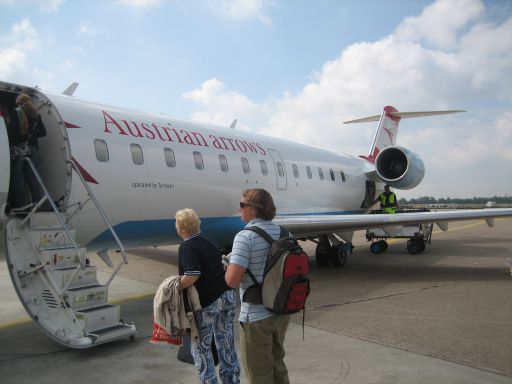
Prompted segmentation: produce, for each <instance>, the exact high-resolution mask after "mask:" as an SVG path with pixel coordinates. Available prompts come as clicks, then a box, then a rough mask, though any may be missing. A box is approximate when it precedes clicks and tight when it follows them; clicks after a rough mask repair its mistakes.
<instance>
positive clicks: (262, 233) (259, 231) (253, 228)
mask: <svg viewBox="0 0 512 384" xmlns="http://www.w3.org/2000/svg"><path fill="white" fill-rule="evenodd" d="M244 229H246V230H248V231H252V232H255V233H257V234H258V235H260V236H261V237H263V238H264V239H265V240H266V241H267V243H269V244H272V243H273V242H274V239H273V238H272V237H270V235H269V234H268V233H267V232H265V231H264V230H263V229H261V228H260V227H258V226H256V225H253V226H251V227H247V228H244ZM279 229H280V232H279V238H280V239H282V238H283V237H286V236H288V235H289V232H288V231H287V230H286V229H285V228H283V227H281V226H279Z"/></svg>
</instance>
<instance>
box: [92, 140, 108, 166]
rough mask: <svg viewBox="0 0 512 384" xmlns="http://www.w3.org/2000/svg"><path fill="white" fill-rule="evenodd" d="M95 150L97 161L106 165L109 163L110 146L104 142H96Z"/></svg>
mask: <svg viewBox="0 0 512 384" xmlns="http://www.w3.org/2000/svg"><path fill="white" fill-rule="evenodd" d="M94 150H95V151H96V160H98V161H101V162H102V163H106V162H107V161H108V146H107V143H106V142H105V141H104V140H100V139H96V140H94Z"/></svg>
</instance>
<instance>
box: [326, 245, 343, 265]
mask: <svg viewBox="0 0 512 384" xmlns="http://www.w3.org/2000/svg"><path fill="white" fill-rule="evenodd" d="M347 256H348V255H347V251H345V250H344V249H341V248H338V247H331V249H330V250H329V259H330V260H331V263H332V266H333V267H343V266H344V265H345V264H346V263H347Z"/></svg>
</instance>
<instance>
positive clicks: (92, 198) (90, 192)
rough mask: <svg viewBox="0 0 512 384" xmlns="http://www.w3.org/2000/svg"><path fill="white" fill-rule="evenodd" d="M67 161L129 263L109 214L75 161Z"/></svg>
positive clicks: (125, 260)
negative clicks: (106, 213)
mask: <svg viewBox="0 0 512 384" xmlns="http://www.w3.org/2000/svg"><path fill="white" fill-rule="evenodd" d="M66 163H68V164H70V165H71V168H72V169H73V170H74V171H75V172H76V174H77V175H78V177H79V178H80V180H81V181H82V184H83V185H84V187H85V189H86V190H87V193H88V195H89V197H90V198H91V200H92V201H93V203H94V205H96V208H97V209H98V212H99V213H100V215H101V217H102V218H103V221H104V222H105V224H106V225H107V227H108V228H109V230H110V232H111V233H112V236H113V237H114V239H115V241H116V242H117V245H118V246H119V251H120V252H121V255H122V256H123V261H124V263H125V264H128V257H127V256H126V252H125V250H124V247H123V244H122V243H121V240H120V239H119V237H118V236H117V233H116V231H115V230H114V228H113V227H112V225H111V224H110V222H109V220H108V218H107V216H106V215H105V212H103V209H102V208H101V206H100V204H99V203H98V200H96V197H94V194H93V193H92V190H91V188H90V187H89V185H88V184H87V182H86V181H85V179H84V178H83V176H82V174H81V173H80V170H79V169H78V167H77V166H76V164H75V163H74V162H73V161H69V160H68V161H66ZM109 281H110V280H109Z"/></svg>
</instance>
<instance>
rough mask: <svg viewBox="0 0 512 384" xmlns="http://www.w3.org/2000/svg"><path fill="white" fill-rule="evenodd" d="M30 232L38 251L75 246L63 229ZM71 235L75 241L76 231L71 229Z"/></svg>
mask: <svg viewBox="0 0 512 384" xmlns="http://www.w3.org/2000/svg"><path fill="white" fill-rule="evenodd" d="M30 232H31V234H30V238H31V240H32V244H33V245H34V247H35V248H36V249H40V250H44V249H54V248H59V247H69V246H72V245H73V243H72V242H71V240H70V239H69V237H68V235H67V234H66V231H64V230H63V229H61V228H60V229H48V228H47V227H46V228H44V229H38V230H34V229H32V230H31V231H30ZM69 233H70V234H71V237H72V238H73V240H75V239H76V237H75V230H74V229H71V230H69Z"/></svg>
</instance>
